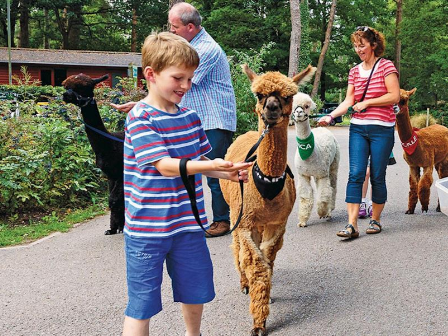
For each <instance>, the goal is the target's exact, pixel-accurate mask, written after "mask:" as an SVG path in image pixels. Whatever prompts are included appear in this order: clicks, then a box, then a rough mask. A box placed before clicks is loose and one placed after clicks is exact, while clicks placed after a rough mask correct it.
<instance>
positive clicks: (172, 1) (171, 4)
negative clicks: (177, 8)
mask: <svg viewBox="0 0 448 336" xmlns="http://www.w3.org/2000/svg"><path fill="white" fill-rule="evenodd" d="M179 2H185V1H183V0H170V4H169V7H168V8H171V7H173V6H174V5H175V4H177V3H179Z"/></svg>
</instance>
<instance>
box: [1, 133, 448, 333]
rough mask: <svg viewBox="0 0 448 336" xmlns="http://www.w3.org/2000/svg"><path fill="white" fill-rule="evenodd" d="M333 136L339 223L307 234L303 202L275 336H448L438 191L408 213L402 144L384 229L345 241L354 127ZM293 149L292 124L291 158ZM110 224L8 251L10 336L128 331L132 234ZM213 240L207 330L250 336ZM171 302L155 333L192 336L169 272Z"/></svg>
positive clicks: (282, 269)
mask: <svg viewBox="0 0 448 336" xmlns="http://www.w3.org/2000/svg"><path fill="white" fill-rule="evenodd" d="M331 130H332V131H333V132H334V134H335V135H336V136H337V138H338V140H339V142H340V145H341V150H342V159H341V166H340V173H339V181H338V187H339V191H338V199H337V205H336V211H335V212H334V217H333V219H332V220H331V221H330V222H326V221H324V220H320V219H318V218H317V215H316V214H313V217H312V218H311V221H310V223H309V226H308V227H307V228H298V227H297V226H296V223H297V203H296V205H295V208H294V211H293V213H292V214H291V216H290V218H289V221H288V226H287V230H286V235H285V243H284V246H283V249H282V250H281V251H280V252H279V253H278V256H277V260H276V264H275V271H274V277H273V289H272V297H273V299H274V300H275V301H274V303H273V304H272V305H271V314H270V316H269V318H268V321H267V327H268V331H269V335H271V336H275V335H278V336H280V335H281V336H289V335H291V336H292V335H294V336H300V335H306V336H308V335H309V336H314V335H344V336H345V335H353V336H359V335H387V336H390V335H412V336H415V335H428V336H429V335H431V336H433V335H448V313H447V312H448V289H447V288H448V287H447V283H448V263H447V251H448V239H447V238H448V237H447V233H446V232H447V230H448V217H447V216H445V215H444V214H441V213H436V212H435V207H436V189H435V188H434V187H433V189H432V197H431V204H430V211H429V212H428V213H427V214H421V213H420V206H418V212H419V213H418V214H416V215H405V214H404V211H405V210H406V206H407V193H408V182H407V180H408V178H407V174H408V169H407V166H406V163H405V162H404V160H403V159H402V156H401V153H402V151H401V148H399V146H398V137H396V139H397V146H395V149H394V153H395V156H396V158H397V162H398V163H397V164H396V165H394V166H390V167H389V168H388V174H387V181H388V187H389V200H390V201H389V202H388V203H387V205H386V209H385V212H384V217H383V224H384V231H383V233H381V234H379V235H365V234H364V230H365V228H366V227H367V224H368V220H367V219H365V220H361V224H360V227H361V237H360V238H359V239H356V240H354V241H351V242H346V241H341V240H340V239H339V238H338V237H336V232H337V230H339V229H340V228H341V227H343V226H344V225H345V223H346V220H347V217H346V213H345V203H344V194H345V184H346V181H347V175H348V171H347V135H348V129H347V128H346V127H332V128H331ZM294 141H295V138H294V132H293V128H291V132H290V147H289V156H290V162H293V160H292V158H293V154H294ZM207 197H209V196H208V195H207ZM208 212H209V213H210V210H208ZM108 222H109V219H108V216H103V217H99V218H96V219H94V220H92V221H89V222H86V223H84V224H82V225H80V226H78V227H76V228H74V229H73V230H71V231H70V232H68V233H64V234H58V235H55V236H53V237H51V238H48V239H45V240H42V241H40V242H38V243H36V244H32V245H28V246H24V247H18V248H8V249H0V260H1V266H0V335H5V336H19V335H31V336H38V335H58V336H74V335H82V336H93V335H99V336H110V335H120V333H121V327H122V321H123V311H124V308H125V305H126V286H125V267H124V254H123V237H122V235H115V236H104V235H103V232H104V230H105V229H106V228H107V226H108ZM208 243H209V247H210V251H211V253H212V258H213V262H214V265H215V280H216V292H217V297H216V299H215V300H214V301H213V302H212V303H210V304H208V305H206V310H205V314H204V322H203V330H202V334H203V335H204V336H233V335H236V336H240V335H242V336H247V335H249V331H250V328H251V317H250V315H249V313H248V303H249V298H248V296H245V295H243V294H241V293H240V292H239V280H238V278H237V273H236V271H235V269H234V266H233V259H232V254H231V251H230V249H229V245H230V243H231V237H230V236H226V237H221V238H214V239H210V240H208ZM163 300H164V311H163V312H162V313H161V314H159V315H158V316H156V317H155V318H153V320H152V321H151V335H170V336H182V335H184V331H183V322H182V319H181V315H180V310H179V305H178V304H175V303H173V302H172V299H171V290H170V286H169V278H168V276H165V279H164V288H163Z"/></svg>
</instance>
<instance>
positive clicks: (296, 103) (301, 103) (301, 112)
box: [291, 92, 316, 123]
mask: <svg viewBox="0 0 448 336" xmlns="http://www.w3.org/2000/svg"><path fill="white" fill-rule="evenodd" d="M315 108H316V104H315V103H314V102H313V100H312V99H311V97H310V96H309V95H307V94H306V93H303V92H298V93H297V94H295V95H294V97H293V101H292V113H291V119H292V120H293V121H294V122H295V123H298V122H304V121H307V120H308V118H309V115H310V114H311V111H313V110H314V109H315Z"/></svg>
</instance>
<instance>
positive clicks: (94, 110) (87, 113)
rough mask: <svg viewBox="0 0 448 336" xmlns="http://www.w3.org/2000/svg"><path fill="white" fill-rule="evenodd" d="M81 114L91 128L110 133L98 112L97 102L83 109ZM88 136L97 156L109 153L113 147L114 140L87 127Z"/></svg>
mask: <svg viewBox="0 0 448 336" xmlns="http://www.w3.org/2000/svg"><path fill="white" fill-rule="evenodd" d="M81 114H82V118H83V120H84V122H85V123H86V124H87V125H89V126H90V127H93V128H96V129H97V130H100V131H102V132H106V133H109V134H110V132H109V131H108V130H107V129H106V126H104V123H103V119H101V116H100V113H99V111H98V106H97V105H96V102H95V101H92V102H91V103H89V104H88V105H86V106H84V107H81ZM86 134H87V138H88V139H89V142H90V145H91V146H92V148H93V151H94V152H95V154H96V155H97V156H98V155H101V154H103V153H104V154H105V153H109V152H110V150H111V148H112V147H113V142H114V140H112V139H109V138H107V137H105V136H104V135H102V134H100V133H98V132H95V130H92V129H91V128H89V127H87V126H86Z"/></svg>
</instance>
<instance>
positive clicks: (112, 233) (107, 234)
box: [104, 230, 117, 236]
mask: <svg viewBox="0 0 448 336" xmlns="http://www.w3.org/2000/svg"><path fill="white" fill-rule="evenodd" d="M104 234H105V235H106V236H111V235H114V234H117V230H106V231H104Z"/></svg>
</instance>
